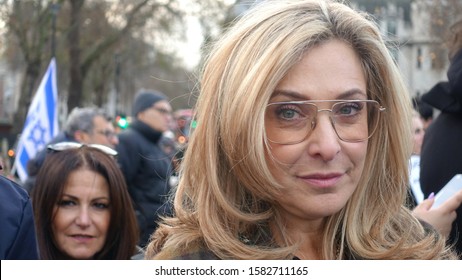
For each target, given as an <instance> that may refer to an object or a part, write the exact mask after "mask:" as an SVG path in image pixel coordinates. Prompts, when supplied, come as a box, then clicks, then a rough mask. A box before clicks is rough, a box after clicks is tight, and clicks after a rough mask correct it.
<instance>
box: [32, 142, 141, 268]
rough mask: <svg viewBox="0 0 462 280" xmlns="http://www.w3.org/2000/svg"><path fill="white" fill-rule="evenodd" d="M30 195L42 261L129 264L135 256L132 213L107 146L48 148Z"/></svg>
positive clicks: (58, 145)
mask: <svg viewBox="0 0 462 280" xmlns="http://www.w3.org/2000/svg"><path fill="white" fill-rule="evenodd" d="M48 149H49V154H48V155H47V157H46V159H45V162H44V164H43V167H42V168H41V169H40V172H39V173H38V175H37V182H36V186H35V188H34V189H33V191H32V202H33V206H34V217H35V221H36V227H37V239H38V244H39V249H40V255H41V258H42V259H45V260H61V259H105V260H127V259H130V258H132V256H134V255H136V254H137V253H138V252H137V249H136V243H137V241H138V230H137V224H136V218H135V212H134V210H133V206H132V203H131V199H130V195H129V194H128V191H127V186H126V184H125V181H124V178H123V175H122V172H121V171H120V169H119V167H118V166H117V162H116V160H115V159H114V158H113V156H115V155H116V154H117V152H116V151H115V150H113V149H111V148H109V147H107V146H103V145H98V144H91V145H88V146H87V145H85V144H80V143H75V142H60V143H56V144H52V145H49V146H48Z"/></svg>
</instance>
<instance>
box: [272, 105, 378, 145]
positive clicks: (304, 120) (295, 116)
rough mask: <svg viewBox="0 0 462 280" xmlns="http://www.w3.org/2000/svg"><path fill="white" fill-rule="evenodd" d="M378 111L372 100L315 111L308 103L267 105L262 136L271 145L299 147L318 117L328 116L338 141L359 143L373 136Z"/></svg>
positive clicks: (314, 125) (314, 107) (313, 106)
mask: <svg viewBox="0 0 462 280" xmlns="http://www.w3.org/2000/svg"><path fill="white" fill-rule="evenodd" d="M381 110H382V109H381V107H380V105H379V104H378V103H377V102H376V101H372V100H351V101H344V102H337V103H335V104H333V106H332V108H331V109H318V106H317V105H316V104H314V103H308V102H277V103H271V104H269V105H268V106H267V109H266V115H265V126H266V133H267V136H268V139H269V140H270V141H271V142H274V143H279V144H296V143H300V142H302V141H303V140H305V139H306V138H307V137H308V135H309V134H310V132H311V131H312V130H313V129H314V128H315V127H316V122H317V116H318V113H321V112H328V113H329V114H330V119H331V122H332V125H333V127H334V130H335V132H336V134H337V136H338V137H339V138H340V139H341V140H343V141H346V142H360V141H364V140H366V139H368V138H369V137H370V136H372V134H373V133H374V131H375V129H376V128H377V124H378V119H379V112H380V111H381Z"/></svg>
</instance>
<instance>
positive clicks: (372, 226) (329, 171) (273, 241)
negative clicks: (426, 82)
mask: <svg viewBox="0 0 462 280" xmlns="http://www.w3.org/2000/svg"><path fill="white" fill-rule="evenodd" d="M200 86H201V89H200V95H199V99H198V102H197V108H196V112H197V114H196V116H195V117H196V120H197V128H196V129H195V131H194V132H192V135H191V139H190V143H189V146H188V149H187V151H186V154H185V157H184V161H183V165H182V169H181V173H180V182H179V185H178V188H177V190H176V195H175V198H174V207H175V214H176V216H175V217H173V218H165V219H164V220H163V222H162V224H161V225H160V227H159V229H158V230H157V231H156V232H155V235H154V236H153V238H152V241H151V243H150V244H149V246H148V249H147V255H146V257H147V258H152V259H453V258H456V256H455V255H454V253H453V252H452V251H451V250H450V249H448V248H447V247H446V245H445V239H444V238H443V237H442V236H441V235H440V234H438V233H437V232H436V231H435V230H433V229H432V228H431V227H428V226H424V225H423V224H422V223H421V222H419V221H418V220H417V219H416V218H414V217H413V216H412V214H411V213H410V211H409V210H407V209H406V207H405V206H404V201H405V197H406V191H407V184H408V159H409V156H410V154H411V141H410V139H411V129H410V128H411V125H410V123H411V112H412V106H411V101H410V98H409V96H408V93H407V92H406V89H405V86H404V84H403V82H402V80H401V76H400V74H399V72H398V70H397V68H396V66H395V64H394V62H393V59H392V57H391V56H390V54H389V51H388V49H387V47H386V46H385V43H384V41H383V39H382V37H381V35H380V32H379V30H378V29H377V27H376V25H375V24H374V23H373V22H372V21H371V20H369V19H368V18H367V16H365V15H363V14H360V13H359V12H356V11H354V10H352V9H350V8H349V7H347V6H345V5H344V4H341V3H336V2H333V1H311V0H305V1H266V2H262V3H260V4H258V5H257V6H256V7H254V8H252V9H251V10H250V11H249V12H248V13H247V14H246V15H244V16H243V17H242V18H241V19H239V20H238V21H237V22H236V23H235V25H234V26H233V27H232V28H231V29H230V30H229V31H228V32H227V33H226V34H225V35H224V36H223V37H222V38H221V39H220V40H219V41H218V42H216V44H215V45H214V48H213V49H212V51H211V53H210V55H209V56H208V59H207V61H206V64H205V68H204V70H203V73H202V78H201V84H200Z"/></svg>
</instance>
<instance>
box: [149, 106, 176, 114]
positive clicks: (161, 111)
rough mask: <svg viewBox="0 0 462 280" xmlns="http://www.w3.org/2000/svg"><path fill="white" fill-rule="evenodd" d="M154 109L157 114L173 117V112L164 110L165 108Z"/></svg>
mask: <svg viewBox="0 0 462 280" xmlns="http://www.w3.org/2000/svg"><path fill="white" fill-rule="evenodd" d="M151 108H152V109H154V110H156V111H157V112H159V113H161V114H162V115H171V114H172V112H171V111H170V110H167V109H164V108H157V107H151Z"/></svg>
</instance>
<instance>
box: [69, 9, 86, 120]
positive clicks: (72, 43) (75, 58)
mask: <svg viewBox="0 0 462 280" xmlns="http://www.w3.org/2000/svg"><path fill="white" fill-rule="evenodd" d="M83 3H84V0H70V4H71V11H70V23H69V26H70V30H69V34H68V37H67V42H68V45H69V63H70V65H69V78H70V83H69V90H68V92H69V96H68V99H67V109H68V111H69V112H70V111H71V110H72V109H73V108H75V107H78V106H81V105H82V104H81V100H82V89H83V75H82V69H81V65H80V54H81V48H80V25H81V10H82V6H83Z"/></svg>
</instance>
